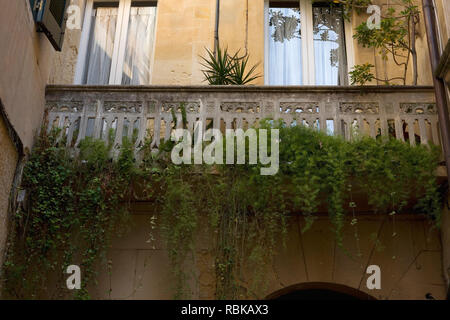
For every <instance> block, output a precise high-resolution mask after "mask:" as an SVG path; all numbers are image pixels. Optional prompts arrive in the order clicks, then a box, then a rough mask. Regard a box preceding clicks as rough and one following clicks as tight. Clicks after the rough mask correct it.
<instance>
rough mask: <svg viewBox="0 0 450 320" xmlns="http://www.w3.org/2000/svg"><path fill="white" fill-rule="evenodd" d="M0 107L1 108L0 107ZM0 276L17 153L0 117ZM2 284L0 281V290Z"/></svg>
mask: <svg viewBox="0 0 450 320" xmlns="http://www.w3.org/2000/svg"><path fill="white" fill-rule="evenodd" d="M0 107H1V106H0ZM0 150H1V152H0V186H2V188H0V275H1V266H2V265H3V256H4V244H5V241H6V237H7V234H8V205H9V196H10V186H11V184H12V181H13V178H14V173H15V170H16V165H17V160H18V152H17V150H16V146H15V145H14V143H13V142H12V140H11V138H10V135H9V132H8V129H7V127H6V123H5V121H4V119H3V117H2V116H0ZM0 278H1V276H0ZM1 286H2V282H1V281H0V288H1Z"/></svg>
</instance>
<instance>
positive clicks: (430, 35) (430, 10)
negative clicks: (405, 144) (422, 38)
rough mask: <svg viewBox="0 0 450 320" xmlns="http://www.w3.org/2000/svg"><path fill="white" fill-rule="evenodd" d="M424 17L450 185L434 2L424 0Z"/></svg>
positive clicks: (449, 138)
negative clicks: (438, 72)
mask: <svg viewBox="0 0 450 320" xmlns="http://www.w3.org/2000/svg"><path fill="white" fill-rule="evenodd" d="M422 5H423V15H424V18H425V27H426V28H425V29H426V32H427V39H428V50H429V53H430V60H431V69H432V70H433V84H434V90H435V94H436V107H437V111H438V117H439V126H440V129H441V137H442V146H443V149H444V157H445V163H446V166H447V181H448V182H449V185H450V125H449V116H448V109H447V93H446V90H445V86H444V81H443V80H442V79H439V78H438V76H437V75H436V74H435V72H434V71H435V70H437V68H438V65H439V59H440V56H439V43H438V39H437V33H436V19H435V18H436V15H435V8H434V5H433V1H432V0H422Z"/></svg>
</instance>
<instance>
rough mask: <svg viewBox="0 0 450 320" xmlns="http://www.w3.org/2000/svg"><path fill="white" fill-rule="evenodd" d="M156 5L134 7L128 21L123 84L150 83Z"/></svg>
mask: <svg viewBox="0 0 450 320" xmlns="http://www.w3.org/2000/svg"><path fill="white" fill-rule="evenodd" d="M155 23H156V7H132V8H131V12H130V20H129V22H128V35H127V45H126V48H125V60H124V63H123V73H122V84H124V85H128V84H129V85H145V84H150V65H151V61H152V54H153V43H154V40H155Z"/></svg>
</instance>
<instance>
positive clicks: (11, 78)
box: [0, 0, 54, 268]
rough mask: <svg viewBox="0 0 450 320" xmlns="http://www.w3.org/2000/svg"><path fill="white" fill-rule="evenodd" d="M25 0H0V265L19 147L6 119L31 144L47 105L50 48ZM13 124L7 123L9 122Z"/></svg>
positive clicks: (26, 142)
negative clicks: (37, 27) (0, 116)
mask: <svg viewBox="0 0 450 320" xmlns="http://www.w3.org/2000/svg"><path fill="white" fill-rule="evenodd" d="M29 6H30V5H29V0H14V1H11V0H0V7H1V8H2V9H1V10H0V21H1V24H2V27H1V28H0V43H1V45H0V56H1V57H2V59H0V101H1V103H2V113H4V116H5V118H1V119H0V150H1V152H0V186H1V188H0V268H1V260H2V258H3V250H4V244H5V239H6V234H7V230H6V226H7V224H8V221H7V216H8V201H9V197H10V191H11V183H12V179H13V177H14V174H15V170H16V164H17V160H18V152H22V151H23V150H17V149H16V147H15V145H14V144H13V141H12V140H11V137H10V135H9V134H8V132H7V130H6V123H5V120H4V119H6V118H7V119H8V121H9V125H10V126H11V127H12V129H13V130H14V131H15V132H16V133H17V135H18V137H16V138H17V139H18V140H20V142H21V143H22V145H23V147H24V148H25V152H26V151H27V150H28V151H29V150H30V149H31V146H32V144H33V140H34V137H35V133H36V131H37V130H38V129H39V128H40V126H41V123H42V118H43V113H44V106H45V86H46V84H47V80H48V76H49V73H50V68H51V61H52V57H53V54H54V49H53V47H52V45H51V44H50V42H49V41H48V39H47V38H46V37H45V35H43V34H42V33H37V32H36V27H35V24H34V21H33V17H32V15H31V10H30V7H29ZM10 129H11V128H10Z"/></svg>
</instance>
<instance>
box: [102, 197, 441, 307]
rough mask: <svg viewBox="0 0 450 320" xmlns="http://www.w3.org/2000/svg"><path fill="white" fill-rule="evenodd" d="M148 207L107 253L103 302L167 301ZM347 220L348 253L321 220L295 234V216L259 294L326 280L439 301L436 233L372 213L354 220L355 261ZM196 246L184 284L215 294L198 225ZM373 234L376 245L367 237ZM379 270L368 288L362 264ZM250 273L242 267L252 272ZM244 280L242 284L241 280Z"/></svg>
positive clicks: (162, 256)
mask: <svg viewBox="0 0 450 320" xmlns="http://www.w3.org/2000/svg"><path fill="white" fill-rule="evenodd" d="M152 211H153V209H151V208H150V207H146V206H145V205H142V204H141V205H139V206H135V207H134V216H133V221H134V226H133V227H132V229H131V231H130V232H129V234H128V235H126V236H124V237H122V238H118V239H116V240H115V241H114V244H113V248H112V250H111V251H110V253H109V258H108V259H109V261H110V266H111V267H112V269H111V271H112V272H111V276H109V275H108V272H107V268H104V269H101V270H100V279H99V285H98V286H97V288H96V290H97V292H96V297H97V298H104V299H171V298H173V291H172V288H173V284H174V283H173V279H172V277H171V274H170V264H169V260H168V257H167V253H166V250H165V248H164V245H163V244H162V241H161V240H160V238H159V237H158V236H157V237H156V240H155V242H151V243H148V242H147V240H148V239H149V233H150V231H151V228H150V224H149V219H150V215H151V214H150V212H152ZM349 222H350V221H347V223H346V224H345V228H344V247H345V248H346V249H348V250H349V252H350V254H351V255H352V256H353V257H350V256H348V255H347V254H346V253H344V252H343V251H342V250H341V249H339V248H337V247H336V242H335V240H334V239H335V238H334V234H333V233H332V232H331V231H330V228H331V224H330V221H329V219H328V218H327V217H322V218H319V219H318V220H316V222H315V223H314V225H313V227H312V228H311V229H310V230H308V231H307V232H305V233H303V234H301V233H300V231H299V230H300V229H301V228H302V227H303V225H304V220H303V218H301V217H293V218H292V220H291V224H290V225H291V227H290V229H289V233H288V238H287V246H286V248H285V249H284V248H283V246H282V245H281V244H280V245H279V247H278V254H277V256H276V259H275V263H274V264H273V266H272V267H270V268H269V270H268V271H267V273H266V275H265V276H266V279H267V284H268V286H267V289H266V290H265V291H264V292H263V293H262V294H261V296H260V298H263V297H265V296H267V295H269V294H271V293H273V292H275V291H277V290H279V289H282V288H286V287H289V286H291V285H295V284H299V283H308V282H327V283H336V284H343V285H346V286H349V287H351V288H355V289H359V290H361V291H363V292H366V293H368V294H370V295H372V296H373V297H375V298H377V299H425V295H426V294H427V293H430V294H431V295H432V296H433V297H434V298H435V299H444V298H445V292H446V290H445V284H444V278H443V276H442V269H441V245H440V241H439V235H438V233H437V232H436V231H433V230H431V229H430V225H429V224H428V222H427V221H425V220H422V219H421V218H419V217H416V216H410V215H404V216H403V215H401V216H397V218H396V222H395V232H396V233H397V235H396V236H395V237H393V236H392V234H393V231H394V227H393V223H392V220H390V219H386V217H381V216H377V215H374V214H371V215H364V216H360V217H359V223H358V228H359V235H360V238H361V240H360V248H361V258H358V257H357V256H356V255H357V243H356V240H355V238H354V229H353V227H352V226H350V223H349ZM199 230H202V231H201V232H202V233H201V234H199V235H198V237H199V239H200V240H199V243H200V245H199V246H198V247H197V248H196V254H195V260H194V265H195V272H194V273H195V276H194V277H193V280H192V281H191V282H190V289H191V292H192V297H193V298H195V299H197V298H199V299H212V298H214V290H215V280H214V259H213V257H212V256H211V255H210V254H209V251H208V248H209V246H210V245H211V235H210V234H209V233H207V231H205V230H207V227H206V225H205V226H202V227H201V228H199ZM372 234H373V235H378V237H379V244H378V245H376V244H375V241H373V240H371V235H372ZM371 264H376V265H378V266H380V268H381V290H369V289H367V288H366V279H367V275H366V273H365V270H366V268H367V266H368V265H371ZM251 275H252V272H251V271H249V272H247V277H251ZM244 285H245V284H244Z"/></svg>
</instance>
